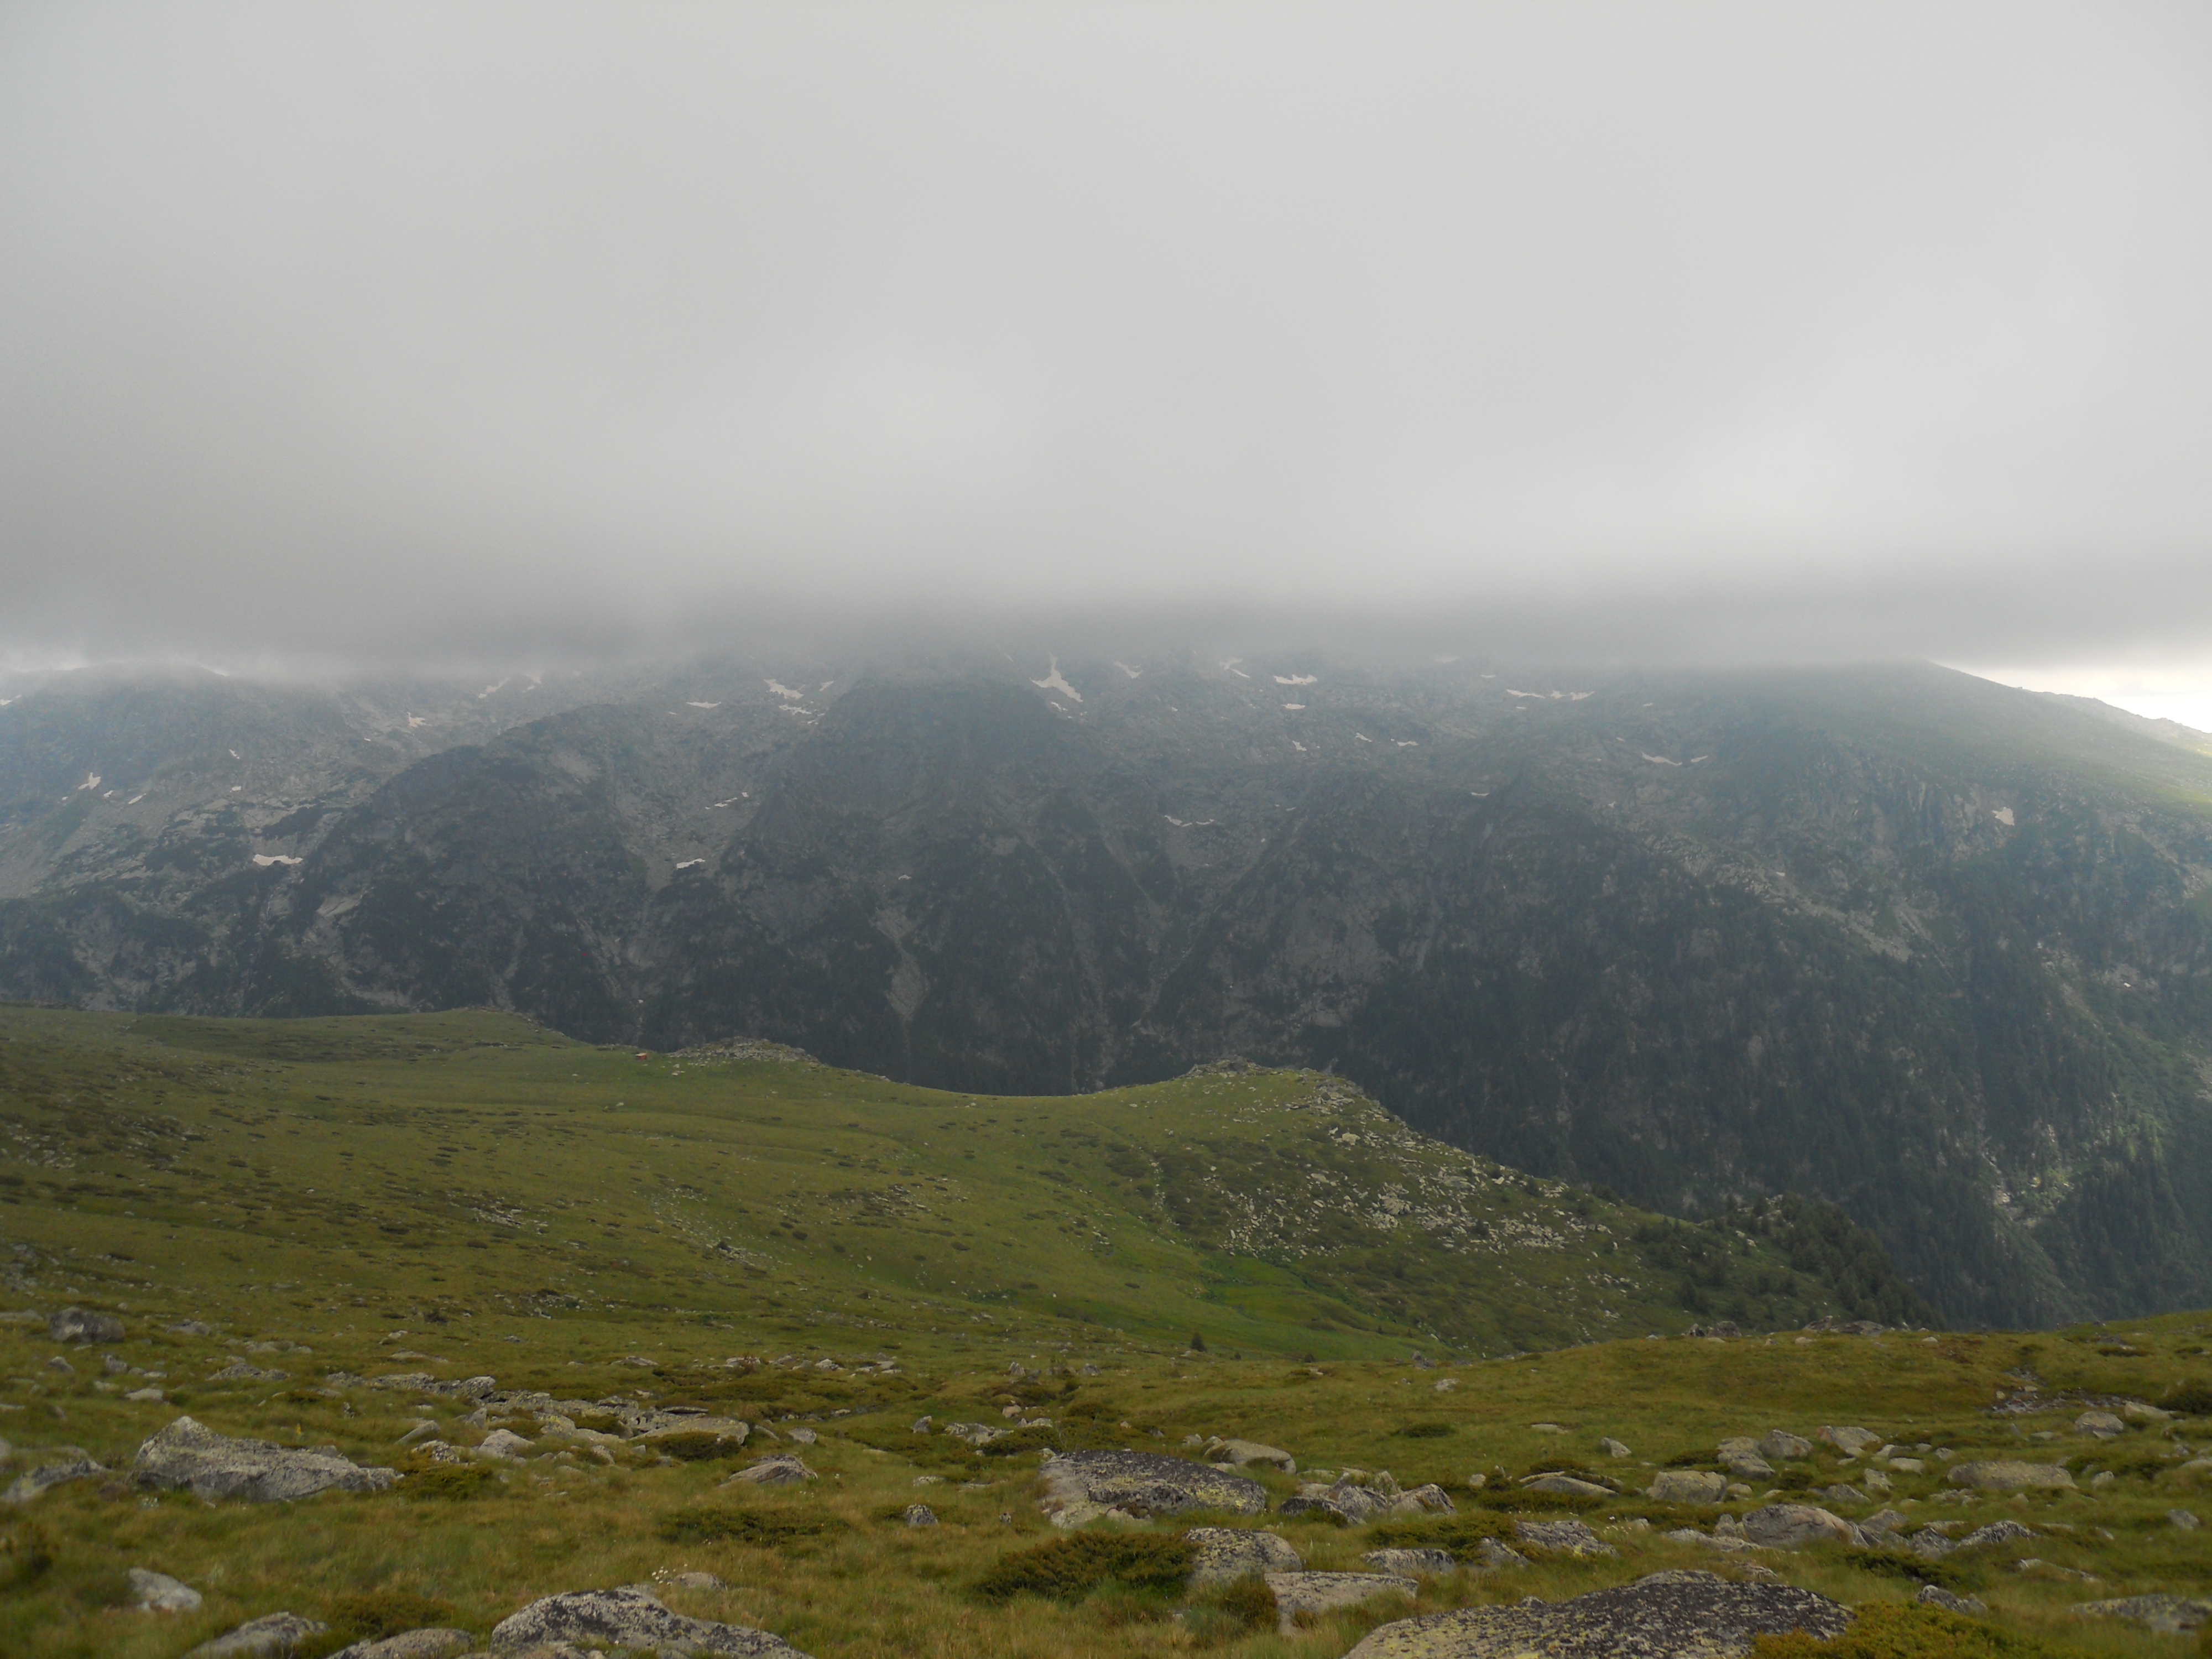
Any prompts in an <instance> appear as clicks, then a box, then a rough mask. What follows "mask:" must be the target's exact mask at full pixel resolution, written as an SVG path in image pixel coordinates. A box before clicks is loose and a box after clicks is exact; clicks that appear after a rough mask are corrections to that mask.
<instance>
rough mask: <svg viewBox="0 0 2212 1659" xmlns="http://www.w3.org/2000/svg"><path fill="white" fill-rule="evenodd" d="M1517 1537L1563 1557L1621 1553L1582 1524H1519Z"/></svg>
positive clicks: (1522, 1522)
mask: <svg viewBox="0 0 2212 1659" xmlns="http://www.w3.org/2000/svg"><path fill="white" fill-rule="evenodd" d="M1513 1535H1514V1536H1515V1537H1516V1538H1517V1539H1519V1540H1520V1541H1522V1543H1524V1544H1531V1545H1534V1547H1536V1548H1538V1549H1540V1550H1550V1551H1552V1552H1553V1553H1555V1554H1559V1555H1618V1554H1620V1551H1619V1550H1617V1549H1615V1548H1613V1546H1612V1545H1610V1544H1608V1543H1607V1542H1606V1541H1604V1540H1603V1539H1602V1538H1600V1537H1599V1536H1598V1535H1597V1534H1595V1533H1594V1532H1592V1531H1591V1530H1590V1529H1589V1527H1588V1526H1586V1525H1584V1524H1583V1522H1580V1521H1574V1520H1566V1521H1516V1522H1514V1523H1513Z"/></svg>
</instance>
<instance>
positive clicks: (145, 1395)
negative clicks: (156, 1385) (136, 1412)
mask: <svg viewBox="0 0 2212 1659" xmlns="http://www.w3.org/2000/svg"><path fill="white" fill-rule="evenodd" d="M123 1397H124V1398H125V1400H128V1401H131V1402H132V1403H133V1404H135V1405H140V1406H158V1405H160V1404H161V1401H164V1400H166V1399H167V1397H168V1396H167V1395H164V1394H163V1393H162V1392H161V1390H160V1389H131V1392H130V1393H128V1394H126V1395H124V1396H123Z"/></svg>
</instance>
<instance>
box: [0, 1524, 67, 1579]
mask: <svg viewBox="0 0 2212 1659" xmlns="http://www.w3.org/2000/svg"><path fill="white" fill-rule="evenodd" d="M52 1565H54V1541H53V1540H52V1538H51V1537H49V1536H48V1535H47V1534H46V1528H43V1527H41V1526H40V1525H39V1523H38V1522H35V1521H33V1520H32V1519H30V1518H29V1517H28V1516H7V1517H5V1518H4V1519H0V1589H21V1587H22V1586H23V1585H26V1584H29V1583H34V1582H36V1581H37V1580H38V1579H40V1578H43V1577H46V1571H47V1569H48V1568H50V1567H52Z"/></svg>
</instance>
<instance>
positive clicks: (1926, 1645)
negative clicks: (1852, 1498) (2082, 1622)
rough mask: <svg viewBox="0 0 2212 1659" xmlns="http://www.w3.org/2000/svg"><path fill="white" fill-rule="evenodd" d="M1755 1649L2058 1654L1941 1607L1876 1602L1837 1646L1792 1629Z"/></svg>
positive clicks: (2030, 1658)
mask: <svg viewBox="0 0 2212 1659" xmlns="http://www.w3.org/2000/svg"><path fill="white" fill-rule="evenodd" d="M1751 1651H1752V1655H1753V1659H2049V1656H2051V1655H2052V1654H2053V1653H2054V1652H2055V1650H2053V1649H2051V1648H2049V1647H2046V1646H2045V1645H2044V1644H2042V1643H2040V1642H2038V1641H2036V1640H2035V1639H2034V1638H2032V1637H2027V1636H2022V1635H2020V1634H2018V1633H2016V1632H2013V1631H2008V1630H2004V1629H2002V1628H2000V1627H1999V1626H1996V1625H1992V1624H1990V1623H1987V1622H1986V1621H1984V1620H1979V1619H1967V1618H1964V1617H1961V1616H1960V1614H1958V1613H1946V1612H1945V1611H1944V1610H1943V1609H1942V1608H1941V1607H1918V1606H1900V1605H1898V1604H1896V1603H1893V1602H1887V1603H1885V1602H1875V1603H1873V1604H1870V1605H1869V1606H1866V1607H1861V1608H1859V1610H1858V1617H1857V1619H1856V1620H1853V1621H1852V1624H1851V1627H1850V1629H1849V1630H1847V1631H1845V1632H1844V1633H1843V1634H1842V1635H1841V1636H1838V1637H1837V1638H1835V1639H1834V1640H1833V1641H1832V1642H1820V1641H1816V1640H1814V1638H1812V1637H1810V1636H1808V1635H1806V1634H1805V1633H1804V1632H1802V1631H1791V1632H1790V1633H1789V1634H1788V1635H1786V1636H1761V1637H1759V1638H1757V1639H1756V1640H1754V1641H1753V1644H1752V1647H1751Z"/></svg>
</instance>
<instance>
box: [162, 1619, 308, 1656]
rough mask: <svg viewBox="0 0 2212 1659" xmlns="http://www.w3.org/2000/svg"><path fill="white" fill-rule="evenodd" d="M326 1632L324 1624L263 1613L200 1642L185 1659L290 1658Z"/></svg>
mask: <svg viewBox="0 0 2212 1659" xmlns="http://www.w3.org/2000/svg"><path fill="white" fill-rule="evenodd" d="M328 1629H330V1626H328V1625H325V1624H323V1623H322V1622H321V1621H319V1620H313V1619H302V1618H301V1617H300V1615H299V1614H298V1613H266V1614H264V1615H263V1616H262V1617H261V1618H258V1619H249V1620H246V1622H245V1623H244V1624H242V1625H240V1626H239V1627H238V1628H237V1629H236V1630H234V1631H230V1632H226V1633H225V1634H223V1635H221V1636H218V1637H216V1638H215V1640H214V1641H212V1642H203V1643H201V1644H199V1646H197V1647H196V1648H194V1649H193V1650H191V1652H190V1653H188V1654H186V1655H185V1659H291V1656H292V1655H294V1654H295V1653H297V1652H298V1651H299V1650H300V1644H301V1643H302V1642H305V1641H306V1640H307V1639H308V1638H310V1637H314V1636H320V1635H321V1634H322V1633H323V1632H325V1631H327V1630H328Z"/></svg>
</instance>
